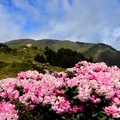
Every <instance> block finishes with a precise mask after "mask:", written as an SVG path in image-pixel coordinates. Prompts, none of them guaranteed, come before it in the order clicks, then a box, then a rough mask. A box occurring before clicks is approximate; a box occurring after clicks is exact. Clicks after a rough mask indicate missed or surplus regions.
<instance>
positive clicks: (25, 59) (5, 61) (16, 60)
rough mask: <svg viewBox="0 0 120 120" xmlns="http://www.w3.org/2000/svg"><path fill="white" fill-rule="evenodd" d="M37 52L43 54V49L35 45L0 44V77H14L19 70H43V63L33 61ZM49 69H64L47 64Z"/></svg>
mask: <svg viewBox="0 0 120 120" xmlns="http://www.w3.org/2000/svg"><path fill="white" fill-rule="evenodd" d="M37 54H41V55H43V56H44V51H43V50H42V49H38V48H37V47H34V46H33V47H30V48H29V47H27V46H22V47H19V48H15V49H11V48H9V47H7V46H4V45H3V46H0V79H3V78H7V77H16V76H17V74H18V73H19V72H20V71H27V70H38V71H39V72H44V71H43V70H44V64H43V63H39V62H36V61H34V58H35V56H36V55H37ZM47 69H49V70H50V71H54V70H56V71H64V69H63V68H60V67H57V66H51V65H49V66H47Z"/></svg>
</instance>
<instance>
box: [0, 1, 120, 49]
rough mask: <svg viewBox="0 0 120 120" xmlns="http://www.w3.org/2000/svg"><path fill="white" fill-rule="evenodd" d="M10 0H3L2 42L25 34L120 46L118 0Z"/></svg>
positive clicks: (0, 35)
mask: <svg viewBox="0 0 120 120" xmlns="http://www.w3.org/2000/svg"><path fill="white" fill-rule="evenodd" d="M11 1H12V2H11V3H10V4H9V2H5V1H4V0H1V1H0V18H1V19H0V26H2V27H1V28H0V41H1V42H5V41H8V40H12V39H16V38H26V37H27V38H32V39H42V38H54V39H63V40H65V39H67V40H68V39H69V40H73V41H81V42H92V43H100V42H101V43H102V42H103V43H106V44H109V45H112V46H113V47H114V48H116V49H119V50H120V48H119V45H118V43H120V42H119V41H120V22H119V20H120V14H119V13H120V1H118V0H102V1H100V0H71V3H72V4H70V3H69V0H34V1H32V0H11ZM11 4H12V6H10V5H11ZM32 23H33V24H35V25H36V26H37V27H36V26H34V25H33V24H32ZM37 24H39V25H37ZM26 26H27V27H28V28H26ZM27 30H28V31H27Z"/></svg>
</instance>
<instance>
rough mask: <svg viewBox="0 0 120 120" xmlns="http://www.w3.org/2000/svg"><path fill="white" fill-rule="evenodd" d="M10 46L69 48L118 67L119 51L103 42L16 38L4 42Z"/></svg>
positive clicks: (119, 64) (95, 60)
mask: <svg viewBox="0 0 120 120" xmlns="http://www.w3.org/2000/svg"><path fill="white" fill-rule="evenodd" d="M4 44H5V45H7V46H8V47H10V48H19V47H22V46H25V45H26V44H32V45H33V46H36V47H38V48H41V49H45V47H46V46H48V47H49V48H50V49H52V50H54V51H57V50H58V49H60V48H69V49H71V50H75V51H77V52H80V53H81V54H83V55H84V56H86V58H90V59H92V61H94V62H105V63H106V64H107V65H110V66H112V65H117V66H118V67H120V62H119V61H120V51H117V50H116V49H114V48H112V47H111V46H109V45H107V44H103V43H97V44H94V43H84V42H72V41H69V40H52V39H41V40H34V39H17V40H11V41H8V42H6V43H4Z"/></svg>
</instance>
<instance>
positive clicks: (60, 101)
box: [0, 61, 120, 120]
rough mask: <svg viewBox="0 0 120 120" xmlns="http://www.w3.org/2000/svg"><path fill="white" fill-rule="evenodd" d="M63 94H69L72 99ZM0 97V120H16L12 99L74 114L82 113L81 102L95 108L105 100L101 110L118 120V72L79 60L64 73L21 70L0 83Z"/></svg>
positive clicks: (83, 108) (119, 93)
mask: <svg viewBox="0 0 120 120" xmlns="http://www.w3.org/2000/svg"><path fill="white" fill-rule="evenodd" d="M70 90H71V91H70ZM72 90H76V92H74V91H72ZM66 91H70V93H69V94H70V96H72V97H71V98H69V97H68V96H69V94H68V93H67V92H66ZM0 98H1V103H0V106H2V107H1V108H3V109H2V110H1V109H0V111H2V112H0V117H1V118H2V119H1V120H4V119H6V118H8V115H9V119H12V118H13V119H17V118H18V116H17V113H18V111H17V110H15V109H14V107H15V106H14V105H12V103H13V101H14V100H15V99H18V100H19V101H20V102H21V103H23V104H25V105H28V106H30V107H31V109H34V107H35V105H36V104H39V103H41V104H42V105H43V106H46V105H48V104H50V105H51V108H52V110H53V111H55V112H56V113H57V114H63V113H68V114H73V113H76V112H84V111H85V109H86V108H85V107H86V106H85V105H84V104H83V103H86V102H88V101H89V102H90V103H91V104H92V105H98V104H100V103H101V102H102V101H103V99H102V98H104V100H105V101H108V100H109V101H110V102H109V103H107V104H106V106H101V107H104V109H103V111H104V113H105V114H106V115H108V116H112V117H113V118H120V69H119V68H118V67H116V66H112V67H108V66H107V65H106V64H105V63H103V62H100V63H90V62H86V61H82V62H78V63H77V64H76V65H75V67H73V68H68V69H67V70H66V72H54V73H52V74H48V73H47V74H41V73H38V72H37V71H26V72H24V71H21V72H20V73H18V76H17V77H16V78H6V79H3V80H1V81H0ZM6 100H7V101H8V102H6ZM71 100H72V102H71ZM76 100H78V101H79V103H76V102H75V101H76ZM6 106H7V107H6ZM93 110H94V108H93ZM3 115H4V117H3ZM3 118H4V119H3ZM9 119H8V120H9Z"/></svg>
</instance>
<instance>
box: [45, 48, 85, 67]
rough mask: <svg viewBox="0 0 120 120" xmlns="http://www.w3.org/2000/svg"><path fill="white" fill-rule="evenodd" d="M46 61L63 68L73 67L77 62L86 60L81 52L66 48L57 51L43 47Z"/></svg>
mask: <svg viewBox="0 0 120 120" xmlns="http://www.w3.org/2000/svg"><path fill="white" fill-rule="evenodd" d="M45 55H46V61H47V62H49V63H50V64H51V65H54V66H59V67H63V68H69V67H73V66H74V65H75V64H76V63H77V62H79V61H82V60H87V59H86V58H85V57H84V56H83V55H82V54H81V53H78V52H77V51H72V50H71V49H67V48H60V49H59V50H58V51H57V52H55V51H54V50H51V49H50V48H48V47H46V48H45Z"/></svg>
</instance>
